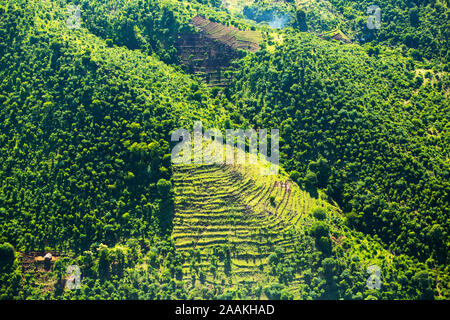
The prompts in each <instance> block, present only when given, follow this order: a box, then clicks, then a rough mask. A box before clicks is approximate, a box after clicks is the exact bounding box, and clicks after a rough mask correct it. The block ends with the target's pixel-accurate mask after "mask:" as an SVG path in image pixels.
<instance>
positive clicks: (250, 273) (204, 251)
mask: <svg viewBox="0 0 450 320" xmlns="http://www.w3.org/2000/svg"><path fill="white" fill-rule="evenodd" d="M260 169H261V166H260V165H243V166H229V165H222V166H219V165H183V166H175V174H174V182H175V193H176V203H175V205H176V207H175V218H174V229H173V239H174V241H175V244H176V247H177V249H178V250H180V251H182V252H184V253H185V256H186V259H185V263H184V269H183V273H184V280H185V281H186V283H188V284H192V283H194V285H198V284H199V283H200V281H199V280H200V279H199V276H198V275H199V274H200V273H202V274H203V279H202V282H203V283H204V284H208V285H209V286H211V287H213V286H214V284H215V283H216V284H218V283H224V282H225V283H229V284H230V285H236V284H239V283H247V284H249V283H250V284H255V283H259V284H263V283H262V281H266V280H267V278H268V277H270V276H269V275H268V272H269V266H268V256H269V255H270V254H271V253H272V252H274V250H275V248H279V249H281V250H283V251H284V252H285V253H286V254H288V255H289V254H290V253H292V252H293V251H294V249H295V248H294V245H295V242H296V241H297V239H298V236H299V234H300V233H299V231H301V230H303V229H304V228H303V227H304V226H305V225H306V224H305V223H304V221H303V218H304V217H305V216H307V215H308V214H309V212H310V211H311V210H312V208H314V207H317V206H322V205H325V202H324V201H322V200H319V199H314V198H312V197H311V196H310V195H309V194H308V193H307V192H305V191H303V190H301V189H300V188H299V187H298V186H297V185H296V184H294V183H293V182H291V181H289V179H288V178H287V176H286V175H284V174H279V175H276V176H274V175H272V176H271V175H268V176H265V175H262V174H261V172H260ZM227 254H228V255H229V259H228V260H227V258H226V257H227ZM227 261H229V263H228V264H227ZM223 271H225V272H223ZM219 274H220V275H221V276H218V275H219ZM194 278H195V279H196V282H195V281H194V282H193V279H194ZM297 280H298V279H297ZM297 282H298V281H294V283H293V285H294V287H295V285H296V283H297ZM294 287H293V289H294Z"/></svg>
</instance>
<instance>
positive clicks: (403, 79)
mask: <svg viewBox="0 0 450 320" xmlns="http://www.w3.org/2000/svg"><path fill="white" fill-rule="evenodd" d="M325 2H326V3H325ZM370 4H371V3H369V2H366V1H341V0H339V1H334V0H329V1H324V3H323V4H321V3H320V2H316V1H283V2H280V3H276V2H274V1H243V2H239V3H238V2H236V1H234V0H229V1H224V2H223V3H221V2H220V1H209V0H208V1H195V0H190V1H187V0H181V1H176V0H128V1H125V0H124V1H112V0H102V1H94V0H80V1H75V2H73V3H72V2H70V1H65V0H33V1H29V0H28V1H27V0H0V150H1V151H0V299H449V298H450V269H449V268H450V267H449V263H450V261H449V259H450V257H449V255H448V252H449V250H450V234H449V232H450V230H449V213H450V210H449V209H450V206H449V203H448V200H449V192H450V179H449V178H450V176H449V175H450V168H449V151H450V150H449V145H450V135H449V124H448V120H449V116H450V110H449V97H448V94H449V81H450V79H449V76H448V71H449V70H448V67H449V60H448V58H449V57H448V42H447V41H448V36H449V34H448V33H449V25H448V22H447V21H448V15H449V10H448V3H447V2H446V1H441V0H436V1H422V2H417V3H413V2H410V1H395V2H394V1H387V0H386V1H381V2H380V3H379V4H378V5H379V6H380V7H381V8H382V17H383V18H382V19H383V20H382V21H383V24H382V28H380V29H379V30H369V29H367V27H366V20H367V11H366V7H367V6H368V5H370ZM69 5H76V6H78V7H77V8H79V10H80V13H81V21H80V28H73V27H69V24H68V19H69V18H70V16H71V14H73V10H72V11H71V10H68V8H70V7H69ZM245 8H247V9H246V10H247V11H245V10H244V9H245ZM249 8H253V9H254V10H256V9H255V8H259V9H258V10H260V11H259V12H256V11H255V15H256V16H258V14H259V15H260V16H261V17H262V16H263V14H266V13H267V12H269V11H270V10H272V11H270V14H271V15H270V17H269V16H267V19H266V18H261V19H260V21H258V19H256V18H255V17H256V16H251V17H250V16H249V14H248V10H249ZM253 9H252V10H253ZM246 12H247V14H246ZM284 15H286V16H289V20H286V21H289V22H286V23H283V24H282V25H278V24H277V25H276V26H275V25H272V27H271V23H269V22H271V21H272V20H271V19H269V18H272V19H275V18H276V19H278V18H283V17H284ZM321 15H323V16H324V17H328V18H327V19H328V20H327V21H328V22H326V23H323V22H321V20H320V19H319V18H320V16H321ZM193 21H194V23H193ZM199 21H200V22H201V23H199ZM195 22H197V24H196V23H195ZM277 23H278V22H277ZM204 25H206V27H205V26H204ZM208 26H209V29H208ZM202 27H204V28H203V29H202ZM308 31H309V32H308ZM327 32H331V33H328V34H333V35H335V34H337V33H336V32H338V33H339V32H341V33H342V35H344V36H345V37H347V36H348V39H349V41H343V40H342V39H343V38H342V37H341V38H340V40H339V38H338V41H336V37H333V36H327ZM341 33H339V34H341ZM206 36H207V37H209V38H208V39H209V40H208V41H203V42H201V43H198V42H197V43H195V47H193V49H192V50H191V51H185V52H183V51H182V50H185V48H181V46H180V45H179V44H180V43H183V44H184V46H185V47H189V46H192V45H193V44H192V43H193V42H195V41H197V40H198V39H203V38H204V37H206ZM333 38H334V39H333ZM350 42H352V43H350ZM212 43H214V45H213V44H212ZM236 43H237V44H238V45H236ZM243 44H247V47H246V46H245V45H243ZM210 46H212V47H213V48H215V50H211V47H210ZM217 48H219V49H220V48H225V49H224V50H222V53H223V52H227V53H229V54H228V57H227V59H229V60H227V61H226V64H224V66H226V67H227V68H228V69H226V70H225V71H226V72H227V73H226V74H227V81H226V82H222V83H219V84H220V86H221V87H214V86H212V85H211V83H207V82H208V81H206V80H205V77H204V74H205V73H206V71H208V70H206V71H204V70H203V71H204V72H203V73H202V72H199V70H200V71H201V69H200V68H199V69H198V70H195V72H193V71H192V70H190V68H189V63H190V61H192V60H193V59H194V58H195V61H197V65H199V66H202V65H206V62H205V61H211V59H213V60H212V61H215V60H214V58H216V57H217V54H218V53H217V52H218V51H220V50H219V49H217ZM186 52H194V53H195V55H194V54H191V53H189V54H186ZM202 56H204V58H203V59H204V60H202ZM208 59H210V60H208ZM202 63H203V64H202ZM221 67H222V66H220V67H219V68H218V69H215V70H214V72H219V73H220V72H222V71H223V70H221ZM200 73H201V74H200ZM224 74H225V73H224ZM214 83H215V82H214ZM198 120H200V121H202V122H203V126H204V128H205V129H207V128H218V129H219V130H222V131H224V130H225V129H229V128H233V129H238V128H242V129H250V128H256V129H259V128H267V129H269V130H270V129H280V136H281V138H280V151H281V156H280V163H281V167H282V169H281V171H280V173H279V175H277V176H273V177H272V176H262V175H260V174H258V173H257V172H259V170H258V167H256V168H255V167H252V166H251V165H247V166H227V165H223V166H219V165H217V166H204V165H200V166H198V165H191V166H174V165H173V164H172V162H171V148H172V147H173V145H174V144H173V143H172V142H171V133H172V132H173V131H174V130H176V129H178V128H186V129H189V130H191V129H192V128H193V125H194V121H198ZM46 253H52V255H53V258H50V260H48V259H47V260H46V258H44V255H45V254H46ZM44 262H45V263H44ZM71 265H75V266H79V268H80V271H81V275H82V278H81V286H80V290H68V289H67V288H65V287H66V283H67V282H68V281H69V280H70V278H69V277H68V275H67V274H66V270H67V267H68V266H71ZM374 265H376V266H377V267H378V268H380V272H381V279H379V280H380V281H381V282H380V283H381V287H380V288H373V287H371V286H370V285H367V280H368V278H369V277H370V276H373V275H372V274H371V273H370V272H372V271H370V270H373V269H370V268H369V269H367V268H368V267H369V266H374ZM368 272H369V273H368Z"/></svg>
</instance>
